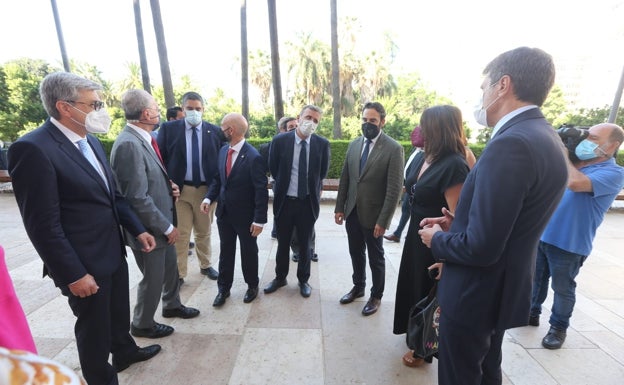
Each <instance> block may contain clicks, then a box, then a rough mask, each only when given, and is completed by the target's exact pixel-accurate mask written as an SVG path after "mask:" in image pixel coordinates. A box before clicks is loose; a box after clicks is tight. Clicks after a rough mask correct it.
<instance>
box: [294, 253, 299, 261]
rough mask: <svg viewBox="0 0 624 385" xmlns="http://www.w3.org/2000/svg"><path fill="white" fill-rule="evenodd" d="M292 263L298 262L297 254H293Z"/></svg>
mask: <svg viewBox="0 0 624 385" xmlns="http://www.w3.org/2000/svg"><path fill="white" fill-rule="evenodd" d="M292 261H293V262H299V254H293V256H292Z"/></svg>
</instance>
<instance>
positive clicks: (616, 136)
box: [587, 123, 624, 156]
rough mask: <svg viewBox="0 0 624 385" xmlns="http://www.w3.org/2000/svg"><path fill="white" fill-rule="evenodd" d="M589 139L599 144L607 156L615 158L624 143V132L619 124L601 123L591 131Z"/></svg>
mask: <svg viewBox="0 0 624 385" xmlns="http://www.w3.org/2000/svg"><path fill="white" fill-rule="evenodd" d="M587 139H589V140H591V141H592V142H595V143H597V144H598V146H600V148H601V149H602V150H603V151H604V153H605V155H606V156H613V155H615V154H617V151H618V149H619V148H620V145H621V144H622V142H623V141H624V130H622V127H620V126H618V125H617V124H613V123H600V124H596V125H595V126H592V127H591V128H590V129H589V136H588V137H587Z"/></svg>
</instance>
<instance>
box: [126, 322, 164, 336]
mask: <svg viewBox="0 0 624 385" xmlns="http://www.w3.org/2000/svg"><path fill="white" fill-rule="evenodd" d="M173 331H174V329H173V328H172V327H171V326H169V325H163V324H159V323H158V322H155V323H154V326H152V327H151V328H145V329H141V328H137V327H135V326H134V325H130V334H132V335H133V336H135V337H143V338H161V337H166V336H168V335H171V333H173Z"/></svg>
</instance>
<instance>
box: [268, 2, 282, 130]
mask: <svg viewBox="0 0 624 385" xmlns="http://www.w3.org/2000/svg"><path fill="white" fill-rule="evenodd" d="M267 3H268V6H269V34H270V37H271V69H272V71H271V72H272V74H273V104H274V109H275V121H276V122H277V121H278V120H280V119H281V118H282V116H284V101H283V100H282V80H281V75H280V59H279V43H278V39H277V11H276V9H275V0H267Z"/></svg>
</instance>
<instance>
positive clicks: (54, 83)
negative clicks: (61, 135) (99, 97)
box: [39, 72, 102, 119]
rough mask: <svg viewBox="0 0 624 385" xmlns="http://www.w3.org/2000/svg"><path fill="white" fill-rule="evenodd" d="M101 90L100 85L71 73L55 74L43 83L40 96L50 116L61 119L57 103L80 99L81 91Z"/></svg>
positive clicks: (50, 75)
mask: <svg viewBox="0 0 624 385" xmlns="http://www.w3.org/2000/svg"><path fill="white" fill-rule="evenodd" d="M101 89H102V86H101V85H100V84H98V83H96V82H94V81H91V80H89V79H85V78H83V77H81V76H78V75H75V74H72V73H71V72H53V73H51V74H49V75H47V76H46V77H45V78H43V80H42V81H41V84H40V85H39V96H40V97H41V102H42V103H43V108H45V110H46V112H47V113H48V115H50V116H51V117H53V118H55V119H59V118H60V117H61V114H60V113H59V111H58V109H57V108H56V102H57V101H59V100H67V101H74V100H76V99H78V98H79V97H80V91H83V90H86V91H99V90H101Z"/></svg>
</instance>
